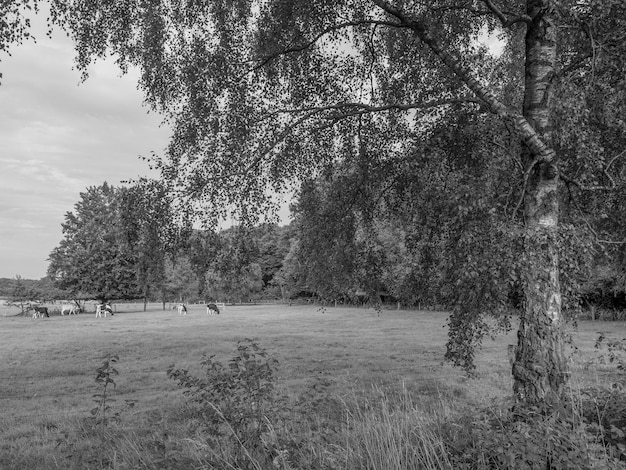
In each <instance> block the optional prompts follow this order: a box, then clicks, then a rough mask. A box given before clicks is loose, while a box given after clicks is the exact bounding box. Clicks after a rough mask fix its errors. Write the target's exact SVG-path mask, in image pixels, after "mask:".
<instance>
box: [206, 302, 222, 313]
mask: <svg viewBox="0 0 626 470" xmlns="http://www.w3.org/2000/svg"><path fill="white" fill-rule="evenodd" d="M206 314H207V315H219V314H220V309H219V308H217V305H215V304H207V306H206Z"/></svg>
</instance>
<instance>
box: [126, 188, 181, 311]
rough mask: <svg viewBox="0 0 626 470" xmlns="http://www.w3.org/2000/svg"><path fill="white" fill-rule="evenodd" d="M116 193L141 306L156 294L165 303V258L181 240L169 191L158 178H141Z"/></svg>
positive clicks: (145, 304) (174, 249)
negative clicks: (139, 292)
mask: <svg viewBox="0 0 626 470" xmlns="http://www.w3.org/2000/svg"><path fill="white" fill-rule="evenodd" d="M119 197H120V202H119V205H120V207H119V218H120V225H121V227H120V228H121V230H122V232H123V242H124V250H125V251H127V252H128V253H130V254H132V257H133V261H132V262H133V265H134V268H135V276H136V283H137V286H138V288H139V290H140V291H141V292H142V296H143V299H144V310H146V308H147V302H148V301H149V300H150V299H151V298H156V297H157V296H158V297H160V298H161V300H162V301H163V305H164V306H165V292H166V268H165V260H166V257H167V256H168V255H171V254H173V253H175V252H176V251H177V249H178V245H179V244H180V241H181V240H180V235H181V234H180V231H181V228H180V227H179V226H177V225H176V217H175V216H174V214H173V203H172V200H171V195H170V193H169V192H168V191H167V188H165V186H164V185H162V184H161V183H159V182H158V181H154V180H147V179H142V180H140V181H138V182H135V184H134V185H133V186H131V187H130V188H128V189H126V190H124V191H120V195H119Z"/></svg>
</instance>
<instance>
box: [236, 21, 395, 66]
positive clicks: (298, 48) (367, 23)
mask: <svg viewBox="0 0 626 470" xmlns="http://www.w3.org/2000/svg"><path fill="white" fill-rule="evenodd" d="M371 25H382V26H392V27H397V26H398V25H397V24H396V23H393V22H389V21H379V20H363V21H347V22H345V23H339V24H336V25H333V26H330V27H328V28H326V29H325V30H323V31H321V32H320V33H318V34H317V35H316V36H315V37H314V38H313V39H310V40H309V41H307V42H305V43H304V44H301V45H299V46H293V47H289V48H287V49H283V50H281V51H279V52H276V53H274V54H270V55H268V56H267V57H265V58H263V59H262V60H261V61H260V62H259V63H258V64H257V65H255V66H254V67H252V68H250V69H249V70H248V71H247V72H246V73H250V72H254V71H255V70H259V69H261V68H263V67H264V66H266V65H267V64H268V63H270V62H271V61H272V60H275V59H277V58H279V57H282V56H285V55H289V54H293V53H296V52H302V51H304V50H306V49H308V48H310V47H311V46H313V45H314V44H315V43H316V42H317V41H319V40H320V39H322V38H323V37H324V36H326V35H327V34H330V33H332V32H335V31H339V30H341V29H344V28H352V27H358V26H371Z"/></svg>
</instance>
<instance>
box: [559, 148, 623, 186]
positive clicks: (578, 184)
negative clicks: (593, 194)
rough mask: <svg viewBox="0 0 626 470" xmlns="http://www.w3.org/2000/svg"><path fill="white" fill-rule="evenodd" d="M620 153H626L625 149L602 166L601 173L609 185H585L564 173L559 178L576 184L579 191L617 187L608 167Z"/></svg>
mask: <svg viewBox="0 0 626 470" xmlns="http://www.w3.org/2000/svg"><path fill="white" fill-rule="evenodd" d="M622 155H626V150H622V151H621V152H620V153H618V154H617V155H615V156H614V157H613V158H612V159H611V161H609V163H608V164H607V165H606V166H605V167H604V168H602V173H604V175H605V176H606V177H607V179H608V180H609V181H610V182H611V184H610V186H602V185H597V186H585V185H584V184H582V183H580V182H579V181H576V180H575V179H573V178H569V177H568V176H566V175H561V178H563V181H565V182H566V183H569V184H572V185H574V186H576V187H577V188H578V189H580V190H581V191H613V190H614V189H617V184H616V183H615V180H614V179H613V177H612V176H611V175H610V174H609V169H610V168H611V165H613V162H615V160H617V159H618V158H619V157H621V156H622Z"/></svg>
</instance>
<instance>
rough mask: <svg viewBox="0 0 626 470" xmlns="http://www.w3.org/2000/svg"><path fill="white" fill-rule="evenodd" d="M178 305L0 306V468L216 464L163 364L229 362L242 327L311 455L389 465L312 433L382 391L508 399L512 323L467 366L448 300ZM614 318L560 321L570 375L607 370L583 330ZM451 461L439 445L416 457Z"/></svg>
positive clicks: (448, 410) (434, 400) (403, 396)
mask: <svg viewBox="0 0 626 470" xmlns="http://www.w3.org/2000/svg"><path fill="white" fill-rule="evenodd" d="M188 309H189V313H188V315H186V316H180V315H177V313H176V311H172V310H170V309H169V308H168V309H167V310H162V309H161V308H160V306H158V305H149V308H148V310H147V311H143V306H133V305H121V304H120V305H118V306H117V313H116V314H115V315H114V316H112V317H111V316H109V317H107V318H95V316H94V314H93V313H83V314H80V315H78V316H75V317H74V316H72V317H68V316H64V317H61V316H57V315H53V316H52V317H51V318H49V319H37V320H33V319H31V318H30V317H29V316H27V317H23V316H4V317H0V358H1V359H2V360H1V361H0V468H2V469H11V468H16V469H19V468H30V469H38V468H41V469H43V468H47V469H48V468H120V469H121V468H216V466H215V461H216V460H215V458H216V457H215V451H214V450H211V449H207V448H206V442H207V441H206V440H204V441H203V437H202V433H201V431H200V428H201V426H200V425H198V423H197V419H196V417H197V414H194V413H195V411H194V408H193V404H191V403H190V401H189V398H188V397H185V396H184V395H183V393H182V390H181V387H179V386H178V385H177V383H176V381H174V380H172V379H171V378H169V377H168V376H167V370H168V368H169V367H170V366H172V365H174V366H175V368H177V369H180V370H188V371H189V373H190V374H195V375H197V376H202V374H203V370H202V366H201V361H202V358H203V354H207V355H213V356H214V359H213V360H214V361H217V362H223V363H226V362H227V361H228V360H229V359H230V358H232V357H233V355H234V354H236V352H237V344H238V342H240V341H243V340H245V339H246V338H249V339H253V340H254V341H255V344H258V345H259V346H260V347H261V348H263V349H264V350H265V351H266V352H267V354H268V355H269V356H270V357H272V358H275V359H276V360H277V361H278V362H277V365H276V366H275V376H274V379H273V380H274V383H275V386H276V390H277V393H278V394H279V395H280V396H281V397H282V398H281V401H280V403H281V406H283V404H286V403H290V404H291V405H289V407H290V409H292V410H294V409H295V410H304V409H306V413H308V415H309V418H314V419H312V420H311V422H315V421H316V420H317V428H316V425H310V426H309V427H308V428H307V430H306V432H305V431H302V432H303V433H305V434H306V435H307V436H308V443H307V444H302V443H301V444H299V446H300V447H298V448H299V449H300V450H302V448H303V446H311V445H314V446H315V448H309V449H308V452H309V461H308V464H307V465H308V466H309V467H310V468H313V467H315V468H392V467H393V465H391V464H390V463H389V461H387V464H381V466H379V467H376V466H372V465H367V466H365V467H363V466H362V463H358V462H360V460H359V459H360V457H358V458H357V457H354V458H356V460H355V461H354V462H353V460H354V459H352V457H350V456H349V455H347V450H346V449H343V450H341V451H340V452H339V453H338V454H337V453H336V452H335V453H333V452H331V451H330V450H329V449H325V448H324V446H325V445H328V444H330V446H331V447H332V445H335V443H334V441H333V439H335V438H338V437H340V438H341V439H343V437H341V436H336V435H333V436H326V437H323V438H320V437H319V435H315V437H313V434H312V433H314V432H315V431H316V430H317V431H320V429H319V426H320V425H321V424H320V423H322V424H323V426H327V427H328V428H329V429H330V428H333V426H335V425H336V426H338V427H339V428H340V430H339V431H337V432H342V431H341V429H343V430H344V431H345V430H347V429H348V428H351V426H347V427H346V420H347V419H348V418H349V417H351V418H350V419H353V420H356V419H357V417H360V419H361V420H362V421H363V422H366V421H367V420H368V419H369V418H368V417H367V416H366V415H365V414H363V413H361V412H362V411H363V410H365V409H366V408H368V407H369V406H370V405H371V404H376V406H378V405H381V404H382V405H381V406H382V409H379V410H378V412H377V415H378V416H380V415H381V413H382V414H383V415H384V412H385V409H384V408H385V407H386V406H387V405H389V407H390V409H391V408H394V407H396V406H399V405H398V404H399V403H400V404H401V406H402V407H404V408H406V407H407V406H409V407H410V408H411V409H412V410H415V409H419V410H420V413H421V414H420V418H419V419H426V417H430V418H428V419H431V418H433V417H435V418H433V419H438V420H439V421H438V422H442V421H445V420H447V419H449V417H450V416H453V415H454V416H458V415H459V413H460V414H463V413H466V412H468V410H469V411H471V410H482V409H488V408H491V409H494V410H495V409H499V410H502V409H506V407H507V403H508V400H509V397H510V395H511V377H510V364H509V362H508V359H507V345H508V344H511V343H514V342H515V335H514V333H509V334H508V335H501V336H499V337H497V338H496V339H495V340H493V341H492V340H491V339H487V340H486V341H485V344H484V347H483V349H482V351H481V352H480V354H479V355H478V358H477V370H476V371H475V373H474V374H471V375H468V374H466V373H464V372H463V371H462V370H460V369H456V368H453V367H451V366H450V365H448V364H445V363H443V355H444V352H445V343H446V340H447V329H446V318H447V314H446V313H445V312H435V311H413V310H382V311H381V312H376V311H375V310H373V309H362V308H341V307H340V308H334V307H327V308H320V307H319V306H302V305H299V306H284V305H263V306H232V307H230V306H229V307H228V308H227V309H226V311H225V312H223V314H222V315H219V316H208V315H206V313H205V309H204V307H203V306H199V305H198V306H194V305H191V306H189V307H188ZM8 313H10V312H8ZM625 332H626V327H625V325H624V323H621V322H620V323H616V322H612V323H608V322H595V323H594V322H582V323H580V324H579V325H578V327H577V329H575V330H574V329H571V331H570V333H571V335H572V338H573V344H574V345H575V346H576V348H570V354H571V360H572V370H573V371H574V373H573V378H572V386H573V387H575V388H576V387H578V388H579V389H582V388H584V387H587V386H605V385H606V386H608V385H609V384H610V382H611V380H613V379H614V377H615V371H614V367H612V365H611V364H608V363H607V364H602V358H603V357H604V356H601V353H600V352H599V351H597V350H595V348H594V344H595V341H596V339H597V337H598V335H599V334H600V333H604V334H606V335H608V336H610V337H615V338H621V337H623V335H624V333H625ZM109 354H113V355H116V356H118V357H119V361H118V362H117V364H115V368H116V369H117V371H118V372H119V374H118V375H115V376H114V377H113V380H114V381H115V388H114V389H113V388H112V387H110V388H109V390H108V397H107V398H108V399H112V400H115V401H112V400H111V401H110V403H109V404H110V406H111V412H110V413H111V414H114V413H116V412H117V413H118V415H119V416H118V417H119V420H118V421H115V422H111V423H109V424H108V425H107V426H106V427H105V426H101V427H98V426H95V425H93V424H90V423H91V421H90V417H91V413H90V410H92V409H93V408H94V406H95V405H94V403H95V402H96V401H97V400H98V398H97V397H96V398H94V395H95V394H98V393H101V392H102V384H101V383H97V382H96V381H95V378H96V369H97V368H98V367H99V366H101V365H102V363H103V360H104V358H105V357H107V355H109ZM605 362H608V361H605ZM391 397H400V398H399V399H396V398H391ZM307 402H308V403H307ZM312 403H314V404H315V406H311V404H312ZM364 403H365V404H366V405H364V406H362V405H363V404H364ZM130 404H132V407H130ZM284 406H286V407H287V406H288V405H284ZM298 407H299V408H298ZM390 409H388V410H387V412H389V413H392V411H390ZM293 413H294V412H293V411H292V414H293ZM318 413H319V416H318ZM312 415H315V416H312ZM322 415H323V416H322ZM443 415H446V416H443ZM437 416H438V418H437ZM396 421H397V420H396ZM190 422H194V423H195V424H194V425H191V424H190ZM379 424H380V423H379ZM269 425H270V426H269V427H268V429H272V428H271V425H275V426H277V427H278V426H279V425H278V423H269ZM368 426H369V425H368ZM412 426H413V428H415V424H413V425H412ZM352 427H353V426H352ZM372 427H373V428H375V427H376V426H375V425H372ZM426 427H427V426H426ZM339 428H338V429H339ZM333 429H334V428H333ZM370 430H371V429H370ZM275 432H276V433H279V432H280V430H275ZM290 432H291V433H293V430H292V431H290ZM299 432H300V431H299ZM333 432H334V431H333ZM377 432H387V431H384V430H382V429H381V430H378V431H377ZM411 432H413V433H414V432H415V431H414V430H413V431H411ZM446 432H452V431H446ZM322 434H323V430H322ZM105 435H106V437H105ZM279 437H280V436H279ZM264 439H266V440H267V439H269V438H268V437H267V433H266V434H265V437H264ZM275 439H276V440H277V441H276V442H278V440H280V439H279V438H278V437H276V438H275ZM359 439H361V440H362V439H363V437H362V436H361V437H360V438H359ZM372 439H373V440H375V441H379V440H380V439H381V436H380V435H379V434H375V435H374V436H372ZM203 442H204V446H203V444H202V443H203ZM264 442H265V441H264ZM281 442H282V441H281ZM283 444H284V442H283ZM276 445H277V444H276ZM291 445H292V447H293V446H295V444H291ZM283 447H284V445H283ZM329 448H330V447H329ZM293 452H294V451H293V449H292V454H293ZM433 452H435V451H433ZM334 454H337V455H334ZM339 454H341V455H344V454H345V455H344V457H342V459H343V460H341V459H339V457H338V455H339ZM277 455H278V454H277ZM248 457H249V458H248V459H247V460H246V461H247V462H248V463H249V464H250V468H306V467H303V466H302V463H301V466H299V467H298V466H296V465H295V464H294V462H293V459H292V463H291V464H288V463H287V460H286V459H284V461H281V460H280V459H278V460H277V457H275V458H274V459H273V460H270V463H271V465H270V466H269V467H266V466H264V465H262V464H260V463H258V459H256V460H255V459H254V458H253V457H252V456H248ZM211 458H213V460H211ZM220 459H221V460H220ZM340 460H341V461H340ZM217 461H219V462H222V464H223V468H243V466H241V465H233V464H229V463H228V462H226V460H225V459H224V458H222V457H220V458H217ZM211 462H213V463H211ZM281 462H282V463H281ZM300 462H302V460H300ZM312 462H316V464H315V465H314V464H313V463H312ZM350 462H352V463H350ZM355 462H356V463H355ZM229 465H230V466H229ZM268 465H269V464H268ZM290 465H291V466H290ZM398 465H399V466H397V467H396V468H403V465H406V463H404V464H402V463H399V464H398ZM437 465H439V466H437ZM451 465H452V464H451V463H450V462H449V461H446V459H445V458H443V459H442V460H441V462H439V463H437V464H436V465H435V464H433V466H416V467H414V468H453V467H452V466H451ZM404 468H413V467H404ZM459 468H460V467H459ZM467 468H481V467H478V466H476V467H467ZM493 468H500V467H493ZM503 468H504V467H503ZM511 468H513V467H511ZM599 468H600V467H599Z"/></svg>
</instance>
